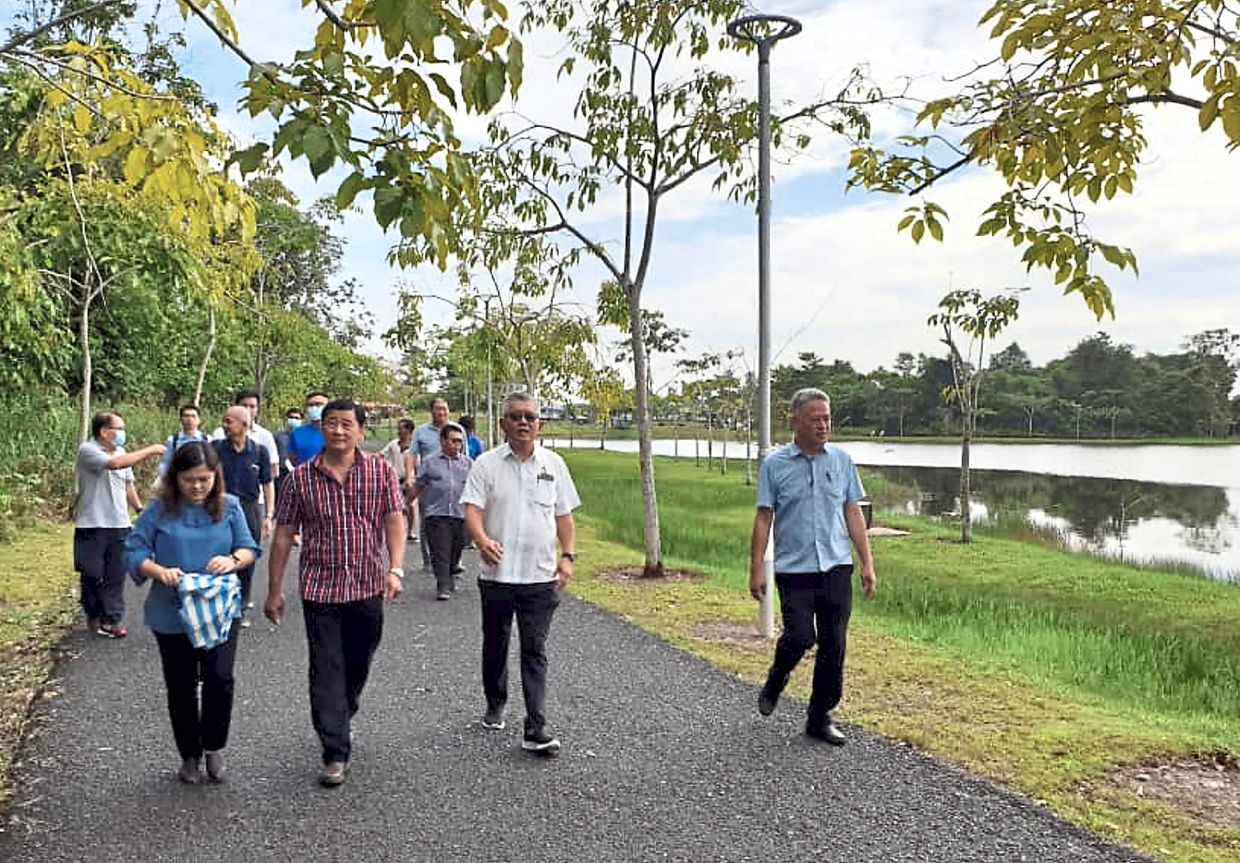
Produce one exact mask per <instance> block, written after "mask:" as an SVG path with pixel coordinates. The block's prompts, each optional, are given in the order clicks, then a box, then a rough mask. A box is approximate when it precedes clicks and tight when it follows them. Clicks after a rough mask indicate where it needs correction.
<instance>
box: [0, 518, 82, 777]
mask: <svg viewBox="0 0 1240 863" xmlns="http://www.w3.org/2000/svg"><path fill="white" fill-rule="evenodd" d="M72 536H73V528H72V527H71V526H69V525H52V524H47V523H40V524H37V525H34V526H32V527H29V528H26V529H25V530H23V531H22V533H21V536H20V537H19V538H18V539H17V540H15V541H12V542H6V543H3V544H0V556H2V557H3V559H4V560H5V561H6V562H5V565H4V567H3V568H0V800H3V799H5V798H6V797H7V795H8V790H9V789H8V771H9V766H10V764H11V763H12V759H13V754H14V752H15V751H16V748H17V745H18V743H19V742H20V740H21V736H22V734H23V732H24V730H25V725H26V718H27V715H28V710H29V705H30V700H31V699H32V698H33V697H34V695H35V693H37V692H38V690H39V687H40V686H42V685H43V684H44V683H45V682H46V681H47V678H48V674H49V672H50V670H51V656H52V654H51V649H52V647H53V646H54V645H55V644H56V642H57V641H58V640H59V638H60V636H61V635H62V634H63V632H64V630H65V627H67V626H68V625H69V623H70V622H71V621H72V620H73V616H74V614H75V612H76V610H77V591H76V586H77V576H76V574H75V573H74V572H73V555H72Z"/></svg>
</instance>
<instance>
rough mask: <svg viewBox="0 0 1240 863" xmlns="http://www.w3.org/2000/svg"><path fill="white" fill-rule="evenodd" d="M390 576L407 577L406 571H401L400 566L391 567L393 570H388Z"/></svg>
mask: <svg viewBox="0 0 1240 863" xmlns="http://www.w3.org/2000/svg"><path fill="white" fill-rule="evenodd" d="M388 575H394V576H396V577H397V578H404V577H405V571H404V570H403V569H401V568H400V567H399V566H393V567H391V568H389V569H388Z"/></svg>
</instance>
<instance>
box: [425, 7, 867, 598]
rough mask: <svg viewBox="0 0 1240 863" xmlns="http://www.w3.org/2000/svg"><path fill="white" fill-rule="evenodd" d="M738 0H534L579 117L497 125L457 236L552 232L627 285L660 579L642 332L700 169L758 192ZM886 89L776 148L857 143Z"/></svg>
mask: <svg viewBox="0 0 1240 863" xmlns="http://www.w3.org/2000/svg"><path fill="white" fill-rule="evenodd" d="M743 6H744V4H743V3H742V2H740V0H686V2H681V3H667V2H664V0H623V2H619V0H587V2H585V3H580V2H578V0H529V2H528V3H527V4H526V9H527V15H526V19H525V23H526V25H527V26H529V27H541V28H549V29H551V30H554V31H557V32H558V33H559V34H560V35H561V37H562V40H563V45H564V47H563V50H562V52H561V54H560V58H561V59H560V70H559V72H560V77H561V79H563V80H564V81H565V83H564V84H562V85H561V86H565V87H568V86H571V87H572V88H573V92H574V93H575V98H574V99H573V103H574V116H573V119H572V121H571V122H563V123H561V122H554V121H549V120H547V119H545V118H543V119H540V118H527V117H523V116H520V115H513V116H511V117H507V118H505V119H504V120H503V121H496V122H494V123H493V124H492V125H491V127H490V141H489V144H488V146H487V147H486V148H484V149H483V150H482V151H481V152H480V153H479V154H478V157H477V160H476V164H477V166H478V172H479V174H480V176H481V177H482V178H483V185H482V193H483V194H482V198H483V207H484V209H483V220H482V224H481V226H478V225H477V224H476V223H473V222H470V223H469V224H467V225H465V226H463V228H465V229H466V231H465V234H464V236H463V237H462V238H461V240H460V241H459V247H460V249H461V254H462V255H463V256H464V257H465V258H466V259H467V260H468V261H470V262H471V264H472V263H473V262H474V261H477V260H484V261H488V262H491V263H492V264H495V265H498V262H500V261H503V260H505V259H507V258H510V257H512V256H513V254H514V245H518V246H519V243H520V241H521V240H522V239H523V238H528V237H531V236H537V237H542V238H544V239H545V240H546V241H547V242H548V243H552V244H554V245H555V247H557V248H558V252H557V254H556V255H555V262H556V266H557V267H558V268H560V269H561V270H562V271H564V272H565V273H568V272H571V271H572V270H573V269H574V268H576V267H577V266H578V265H579V264H582V263H583V262H585V261H587V260H588V261H590V262H591V263H592V264H593V265H595V266H597V267H600V268H601V269H602V270H603V272H604V278H605V279H606V280H607V281H608V282H610V283H612V284H614V285H615V286H617V287H618V290H619V292H620V294H621V295H622V296H623V299H624V304H625V305H626V306H627V311H628V315H627V319H628V326H629V341H630V343H631V350H632V356H633V377H634V380H635V382H636V383H635V395H636V401H635V405H634V411H635V415H636V421H637V427H638V438H639V449H640V459H639V461H640V470H641V483H642V494H643V500H644V522H643V525H644V527H643V535H644V545H645V566H644V571H645V572H646V574H648V575H651V576H657V575H659V574H661V572H662V567H663V550H662V541H661V538H660V532H659V518H658V506H657V498H656V492H655V478H654V461H653V456H652V448H651V442H650V439H651V422H652V417H651V410H650V393H649V373H648V370H647V364H648V361H649V358H648V355H647V350H646V344H645V342H644V340H643V336H644V334H645V332H646V331H645V327H644V325H643V319H644V314H645V312H644V309H643V307H642V296H643V292H644V290H645V287H646V285H647V284H648V281H649V279H650V275H651V264H652V261H653V254H654V248H655V240H656V233H657V226H658V221H659V213H660V212H661V210H662V209H663V208H664V207H665V206H666V204H667V201H668V200H669V199H670V198H671V197H672V196H673V195H674V194H675V193H676V192H677V191H678V190H683V189H684V188H685V187H686V186H687V184H689V183H691V182H692V181H694V180H695V179H697V178H699V177H705V178H710V179H713V182H714V186H715V188H716V189H722V190H724V191H726V192H728V193H729V194H731V195H732V196H733V197H736V198H739V199H743V200H752V199H753V196H754V194H755V182H754V176H753V173H752V165H751V162H750V160H749V158H748V148H749V146H750V145H751V144H752V142H753V141H754V138H755V135H756V132H757V127H758V116H757V106H756V104H755V103H754V102H753V101H752V100H750V99H748V98H743V97H741V96H740V95H739V93H738V90H737V84H736V81H735V80H734V79H733V78H732V77H731V76H729V75H727V74H724V73H722V72H720V71H718V70H716V69H714V68H712V66H711V59H712V57H713V56H714V55H716V54H718V53H721V52H725V51H730V50H743V49H742V48H741V47H740V46H739V45H737V43H735V42H734V41H733V40H731V39H730V38H729V37H727V36H726V33H725V26H726V24H727V22H728V21H729V20H730V19H731V18H733V17H735V16H736V15H737V14H738V13H739V12H740V11H741V10H742V9H743ZM875 98H877V97H876V96H875V95H874V94H872V93H870V92H869V91H868V90H865V89H864V88H863V87H862V86H861V81H860V76H857V77H854V78H853V79H851V80H850V82H849V85H848V86H847V88H846V89H845V90H844V91H843V92H841V93H840V94H839V96H838V97H837V98H835V99H831V100H827V101H824V102H822V103H818V104H814V105H807V106H803V107H800V108H794V109H790V110H788V111H786V112H782V113H781V114H780V116H778V117H777V118H776V122H775V125H774V128H775V135H776V138H777V143H784V144H789V145H792V146H794V147H795V146H802V147H803V146H806V145H808V143H809V138H808V136H807V135H806V134H805V133H804V127H803V126H801V125H799V124H800V123H802V122H803V123H807V124H808V123H810V122H812V121H814V120H818V121H820V122H821V123H822V124H823V125H824V126H826V127H827V128H830V129H831V130H833V131H835V132H838V133H840V134H845V135H851V136H853V137H854V138H859V137H862V136H864V135H865V134H866V133H867V132H868V129H869V125H868V121H867V119H866V116H865V114H864V112H863V106H864V105H865V104H868V103H869V102H871V101H873V100H874V99H875ZM610 190H615V191H616V193H618V194H619V195H620V196H621V197H622V198H623V201H624V205H623V207H622V212H621V215H620V217H619V218H618V219H617V220H615V221H614V222H613V223H611V225H610V226H609V227H600V226H599V225H598V223H597V222H595V223H593V224H590V222H589V219H588V218H587V215H586V214H588V213H589V212H590V211H591V210H592V209H593V207H594V206H595V205H596V204H597V203H598V200H599V197H600V195H603V194H605V193H607V192H608V191H610ZM402 252H403V253H404V254H405V255H407V256H408V257H411V258H413V259H415V260H418V259H425V258H427V257H428V256H431V255H433V252H434V249H433V248H426V247H425V244H421V246H415V247H406V249H404V250H402Z"/></svg>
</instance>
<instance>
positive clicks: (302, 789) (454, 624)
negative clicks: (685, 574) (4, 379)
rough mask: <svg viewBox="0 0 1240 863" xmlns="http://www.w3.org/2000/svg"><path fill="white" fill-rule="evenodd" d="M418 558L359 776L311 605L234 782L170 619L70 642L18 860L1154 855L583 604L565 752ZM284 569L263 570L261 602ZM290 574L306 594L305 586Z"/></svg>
mask: <svg viewBox="0 0 1240 863" xmlns="http://www.w3.org/2000/svg"><path fill="white" fill-rule="evenodd" d="M416 555H417V551H416V549H414V550H412V551H411V557H410V560H409V563H410V565H411V566H410V568H409V573H410V577H409V579H408V581H407V587H406V593H405V596H404V597H402V599H401V600H399V601H398V602H397V603H395V604H394V605H392V606H390V607H389V610H388V616H387V620H386V624H385V631H384V636H383V644H382V646H381V647H380V649H379V654H378V656H377V657H376V660H375V665H374V668H373V671H372V674H371V679H370V683H369V685H368V687H367V690H366V693H365V695H364V696H363V703H362V709H361V713H360V715H359V717H358V719H357V721H356V723H355V736H356V739H355V744H354V754H353V763H352V765H351V771H350V776H349V782H348V783H347V784H346V785H345V786H343V787H342V788H339V789H335V790H326V789H322V788H319V787H318V786H317V785H316V784H315V781H314V780H315V776H316V773H317V770H318V767H319V758H318V746H317V741H316V739H315V736H314V732H313V730H312V729H311V726H310V717H309V708H308V704H307V694H306V648H305V639H304V633H303V630H302V625H301V614H300V608H299V607H298V606H297V604H296V602H295V601H294V602H293V603H292V606H291V608H290V610H289V616H288V618H287V620H286V622H285V625H284V626H283V627H282V628H280V629H279V630H276V629H274V628H272V627H270V626H269V625H268V624H267V623H266V621H263V620H262V619H261V617H260V618H257V619H256V622H255V626H254V628H252V629H250V630H246V631H244V632H243V633H242V634H241V637H242V643H241V646H240V649H239V651H238V659H237V700H236V707H235V711H234V717H233V719H234V721H233V729H232V737H231V741H230V745H229V748H228V763H229V769H230V778H229V781H228V782H227V783H226V784H224V785H220V786H183V785H180V784H179V783H178V782H177V781H176V779H175V775H174V771H175V768H176V767H177V766H178V763H179V762H178V758H177V755H176V751H175V747H174V746H173V742H172V733H171V730H170V728H169V725H168V719H167V714H166V710H165V706H164V688H163V683H162V680H161V677H160V671H159V658H158V652H157V650H156V647H155V643H154V640H153V638H152V637H151V636H150V634H149V632H147V631H146V630H145V629H144V628H143V627H141V625H140V613H141V612H140V604H141V599H142V596H141V594H140V592H139V591H137V590H136V589H132V587H131V588H130V593H129V595H128V602H129V609H130V611H129V619H128V623H129V624H130V626H131V634H130V637H129V638H128V639H127V640H125V641H121V642H115V641H104V640H100V639H94V640H92V639H91V638H90V637H89V636H88V635H87V634H86V633H85V632H82V631H76V632H74V633H73V634H72V635H70V636H69V637H68V639H67V640H66V643H65V645H64V647H65V650H66V651H67V655H68V658H67V659H66V660H65V661H64V662H63V663H62V664H61V666H60V668H59V673H60V675H61V679H60V680H59V681H58V683H57V687H56V688H57V689H58V694H57V695H56V697H55V698H52V699H49V700H48V701H46V702H45V703H44V704H43V705H42V706H41V707H40V708H39V713H40V718H39V722H38V725H39V727H40V731H39V733H38V735H37V737H36V739H35V740H34V742H33V743H32V744H31V745H30V746H29V747H28V748H27V750H26V752H25V755H24V757H23V759H22V763H21V764H20V765H19V767H18V769H17V774H16V783H17V787H18V791H17V794H16V796H15V799H14V802H13V805H12V807H11V808H10V811H9V813H8V820H7V823H6V824H5V830H4V833H3V834H0V860H4V861H11V863H52V861H65V863H83V861H100V863H123V861H142V863H152V861H200V860H201V861H206V860H228V861H289V860H297V861H333V860H341V859H354V860H365V861H371V863H379V861H386V860H393V861H435V863H443V861H522V863H523V861H574V863H576V861H654V860H659V861H693V863H702V861H768V860H831V861H835V860H838V861H857V863H862V861H874V863H897V861H925V860H943V861H957V863H964V861H987V863H989V861H1019V860H1030V861H1064V863H1068V861H1071V863H1120V861H1134V860H1141V859H1144V858H1141V857H1139V856H1138V855H1136V854H1135V853H1133V852H1131V851H1128V850H1126V849H1122V848H1117V847H1115V846H1111V845H1107V844H1105V843H1103V842H1101V841H1099V840H1097V839H1094V838H1092V837H1090V836H1087V835H1085V834H1083V833H1082V832H1080V831H1078V830H1076V829H1074V828H1072V827H1069V826H1067V825H1065V824H1064V823H1062V822H1060V821H1059V820H1057V819H1055V818H1054V817H1053V816H1051V815H1049V814H1048V813H1047V812H1045V811H1044V810H1042V809H1039V808H1038V807H1036V806H1034V805H1032V804H1030V803H1029V802H1027V801H1025V800H1023V799H1020V798H1018V797H1016V796H1014V795H1010V794H1007V793H1005V792H1003V791H1001V790H998V789H996V788H994V787H993V786H991V785H989V784H986V783H984V782H981V781H978V780H976V779H973V778H971V777H969V776H967V775H965V774H963V773H962V772H960V771H958V770H956V769H953V768H950V767H947V766H944V765H942V764H940V763H938V762H936V761H934V760H932V759H930V758H929V757H927V756H924V755H922V754H920V753H917V752H915V751H913V750H911V749H909V748H908V747H906V746H903V745H900V744H896V743H892V742H890V741H887V740H884V739H881V738H877V737H874V736H871V735H867V734H864V733H862V732H860V731H858V730H856V729H851V730H850V740H849V743H848V745H847V746H845V747H844V748H842V749H835V748H832V747H827V746H824V745H822V744H818V743H814V742H812V741H809V740H808V739H806V738H805V737H803V736H802V735H801V734H800V730H801V723H802V718H803V713H802V706H801V705H799V704H795V703H792V702H784V703H781V705H780V709H779V710H778V711H777V712H776V714H775V715H774V716H773V717H771V718H769V719H762V718H761V717H759V716H758V715H757V712H756V710H755V709H754V702H755V692H754V689H753V687H751V686H748V685H746V684H743V683H740V682H739V681H737V680H736V679H734V678H732V677H731V676H729V675H727V674H724V673H723V672H721V671H719V670H718V669H715V668H713V667H712V666H710V665H708V664H706V663H704V662H702V661H700V660H698V659H696V658H694V657H691V656H689V655H687V654H685V653H682V652H680V651H678V650H676V649H674V648H671V647H668V646H667V645H665V644H663V643H662V642H659V641H658V640H656V639H654V638H653V637H651V636H649V635H647V634H645V633H643V632H641V631H640V630H638V629H636V628H634V627H633V626H631V625H629V624H628V623H626V622H624V621H622V620H619V619H617V618H616V617H614V616H612V615H610V614H608V613H606V612H604V611H601V610H599V609H597V608H595V607H593V606H590V605H587V604H585V603H583V602H580V601H578V600H575V599H572V598H566V599H565V601H564V602H563V604H562V605H561V607H560V610H559V611H558V612H557V616H556V621H555V625H554V627H553V630H552V638H551V644H550V662H551V677H550V703H549V716H550V719H551V721H552V723H553V727H554V729H555V730H556V732H557V733H558V734H559V736H560V737H561V739H562V740H563V741H564V745H565V748H564V752H563V754H562V755H561V756H560V757H559V758H557V759H542V758H537V757H532V756H529V755H526V754H524V753H522V752H521V751H520V750H519V748H518V747H519V742H520V717H521V708H520V683H519V673H518V664H517V661H516V656H515V647H516V638H515V633H514V638H513V642H514V645H513V647H514V655H513V659H512V661H511V662H510V669H509V670H510V675H511V683H510V697H511V699H512V700H511V703H510V711H509V723H508V728H507V730H505V731H502V732H487V731H485V730H483V729H482V728H481V726H480V725H478V723H477V719H478V716H479V713H480V710H481V707H482V696H481V683H480V675H479V639H480V635H479V612H478V593H477V587H476V585H475V584H474V583H473V582H472V581H471V580H470V579H469V578H468V577H466V578H465V579H464V580H463V581H462V587H461V590H460V592H459V593H458V594H457V596H456V597H455V598H454V600H453V601H451V602H447V603H443V602H436V601H435V599H434V594H433V590H432V586H431V581H432V579H431V578H430V576H429V574H427V573H422V572H419V571H418V570H417V569H416V568H415V567H416V564H415V562H414V560H413V558H414V557H416ZM265 582H266V578H265V575H264V574H263V572H262V571H261V568H260V572H259V573H258V575H256V578H255V587H256V590H255V593H256V601H257V602H258V604H259V607H260V608H261V603H262V597H263V592H264V586H265ZM292 592H295V591H292Z"/></svg>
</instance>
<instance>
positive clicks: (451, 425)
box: [439, 423, 465, 441]
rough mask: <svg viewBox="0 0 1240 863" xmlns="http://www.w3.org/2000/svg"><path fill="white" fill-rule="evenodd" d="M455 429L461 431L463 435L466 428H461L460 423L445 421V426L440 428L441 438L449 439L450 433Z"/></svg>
mask: <svg viewBox="0 0 1240 863" xmlns="http://www.w3.org/2000/svg"><path fill="white" fill-rule="evenodd" d="M454 431H455V432H460V433H461V434H462V435H464V434H465V429H463V428H461V424H460V423H444V424H443V428H441V429H440V430H439V439H440V440H441V441H443V440H447V439H448V435H449V434H451V433H452V432H454Z"/></svg>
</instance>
